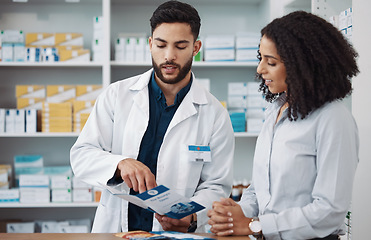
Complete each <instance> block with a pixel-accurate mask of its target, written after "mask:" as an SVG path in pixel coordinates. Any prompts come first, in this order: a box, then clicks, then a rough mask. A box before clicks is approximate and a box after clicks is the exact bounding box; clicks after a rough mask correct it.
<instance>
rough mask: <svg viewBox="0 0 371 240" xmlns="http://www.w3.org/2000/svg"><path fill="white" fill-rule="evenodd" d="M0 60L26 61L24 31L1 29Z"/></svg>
mask: <svg viewBox="0 0 371 240" xmlns="http://www.w3.org/2000/svg"><path fill="white" fill-rule="evenodd" d="M0 45H1V47H0V48H1V51H0V61H4V62H20V61H24V58H25V52H24V33H23V31H22V30H2V31H0Z"/></svg>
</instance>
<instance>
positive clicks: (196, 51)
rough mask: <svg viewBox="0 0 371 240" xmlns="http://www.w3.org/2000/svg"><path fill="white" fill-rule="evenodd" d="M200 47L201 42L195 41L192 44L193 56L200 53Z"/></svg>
mask: <svg viewBox="0 0 371 240" xmlns="http://www.w3.org/2000/svg"><path fill="white" fill-rule="evenodd" d="M201 46H202V43H201V40H197V41H196V42H195V43H194V44H193V56H196V55H197V53H198V52H199V51H200V49H201Z"/></svg>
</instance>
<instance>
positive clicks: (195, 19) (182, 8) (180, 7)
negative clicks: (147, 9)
mask: <svg viewBox="0 0 371 240" xmlns="http://www.w3.org/2000/svg"><path fill="white" fill-rule="evenodd" d="M150 23H151V34H153V31H154V30H155V29H156V28H157V27H158V26H159V25H160V24H162V23H187V24H189V25H190V27H191V31H192V34H193V37H194V40H195V41H196V40H197V38H198V34H199V33H200V27H201V18H200V16H199V15H198V12H197V10H196V9H195V8H194V7H192V6H191V5H189V4H187V3H183V2H179V1H175V0H171V1H168V2H165V3H163V4H161V5H160V6H158V8H157V9H156V10H155V11H154V12H153V15H152V17H151V19H150Z"/></svg>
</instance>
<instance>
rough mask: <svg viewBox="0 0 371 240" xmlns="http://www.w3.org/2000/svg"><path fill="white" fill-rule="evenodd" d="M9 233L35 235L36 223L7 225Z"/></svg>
mask: <svg viewBox="0 0 371 240" xmlns="http://www.w3.org/2000/svg"><path fill="white" fill-rule="evenodd" d="M6 232H7V233H34V232H35V223H34V222H23V223H7V224H6Z"/></svg>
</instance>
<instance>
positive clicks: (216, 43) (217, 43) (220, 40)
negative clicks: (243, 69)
mask: <svg viewBox="0 0 371 240" xmlns="http://www.w3.org/2000/svg"><path fill="white" fill-rule="evenodd" d="M204 49H205V50H204V51H205V52H204V56H205V61H234V60H235V39H234V35H221V36H220V35H210V36H207V37H206V38H205V48H204Z"/></svg>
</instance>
